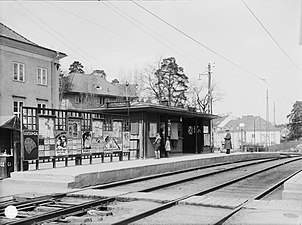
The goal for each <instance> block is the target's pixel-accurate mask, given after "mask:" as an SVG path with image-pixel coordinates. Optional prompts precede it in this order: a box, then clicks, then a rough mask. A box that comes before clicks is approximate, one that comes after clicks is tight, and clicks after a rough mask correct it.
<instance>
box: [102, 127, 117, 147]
mask: <svg viewBox="0 0 302 225" xmlns="http://www.w3.org/2000/svg"><path fill="white" fill-rule="evenodd" d="M104 141H105V143H104V150H105V151H116V150H120V147H119V145H118V142H117V140H116V139H115V138H114V137H112V131H111V132H110V131H104Z"/></svg>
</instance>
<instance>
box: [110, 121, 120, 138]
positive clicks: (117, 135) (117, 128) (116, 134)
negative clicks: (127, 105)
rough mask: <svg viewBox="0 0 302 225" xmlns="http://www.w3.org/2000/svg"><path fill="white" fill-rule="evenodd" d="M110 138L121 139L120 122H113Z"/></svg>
mask: <svg viewBox="0 0 302 225" xmlns="http://www.w3.org/2000/svg"><path fill="white" fill-rule="evenodd" d="M112 137H114V138H122V122H121V121H113V132H112Z"/></svg>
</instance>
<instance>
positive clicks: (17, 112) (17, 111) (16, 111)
mask: <svg viewBox="0 0 302 225" xmlns="http://www.w3.org/2000/svg"><path fill="white" fill-rule="evenodd" d="M23 105H24V101H23V100H14V105H13V107H14V115H17V116H20V112H21V107H22V106H23Z"/></svg>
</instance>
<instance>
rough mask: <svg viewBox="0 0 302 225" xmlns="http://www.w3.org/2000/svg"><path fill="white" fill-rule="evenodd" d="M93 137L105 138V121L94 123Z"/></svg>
mask: <svg viewBox="0 0 302 225" xmlns="http://www.w3.org/2000/svg"><path fill="white" fill-rule="evenodd" d="M92 136H93V137H96V138H101V137H103V121H99V120H95V121H92Z"/></svg>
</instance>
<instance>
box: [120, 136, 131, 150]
mask: <svg viewBox="0 0 302 225" xmlns="http://www.w3.org/2000/svg"><path fill="white" fill-rule="evenodd" d="M122 148H123V151H129V149H130V132H128V131H124V132H123V147H122Z"/></svg>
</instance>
